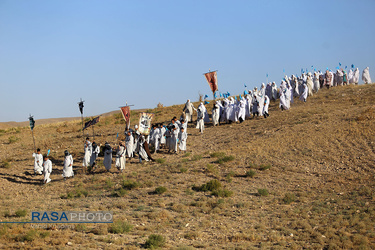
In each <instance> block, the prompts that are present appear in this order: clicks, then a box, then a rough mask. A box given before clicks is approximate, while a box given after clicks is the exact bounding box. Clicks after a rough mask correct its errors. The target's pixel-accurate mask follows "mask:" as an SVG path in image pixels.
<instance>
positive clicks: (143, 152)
mask: <svg viewBox="0 0 375 250" xmlns="http://www.w3.org/2000/svg"><path fill="white" fill-rule="evenodd" d="M145 141H146V139H145V138H144V136H141V137H140V138H139V155H140V156H141V158H142V159H144V160H145V161H149V159H148V155H147V152H146V150H145V148H144V146H143V144H144V143H145Z"/></svg>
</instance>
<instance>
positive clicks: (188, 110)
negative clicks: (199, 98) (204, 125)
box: [183, 100, 195, 122]
mask: <svg viewBox="0 0 375 250" xmlns="http://www.w3.org/2000/svg"><path fill="white" fill-rule="evenodd" d="M194 109H195V108H194V106H193V104H192V103H191V102H190V100H187V101H186V103H185V107H184V109H183V111H184V112H185V115H186V122H192V121H193V111H194Z"/></svg>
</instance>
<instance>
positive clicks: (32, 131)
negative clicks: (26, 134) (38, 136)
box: [31, 130, 36, 152]
mask: <svg viewBox="0 0 375 250" xmlns="http://www.w3.org/2000/svg"><path fill="white" fill-rule="evenodd" d="M31 133H32V134H33V142H34V151H35V152H36V147H35V138H34V130H31Z"/></svg>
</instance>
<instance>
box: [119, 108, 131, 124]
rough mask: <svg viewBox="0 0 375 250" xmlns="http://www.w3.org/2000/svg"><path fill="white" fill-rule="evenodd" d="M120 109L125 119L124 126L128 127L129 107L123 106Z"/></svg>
mask: <svg viewBox="0 0 375 250" xmlns="http://www.w3.org/2000/svg"><path fill="white" fill-rule="evenodd" d="M120 109H121V114H122V117H124V120H125V121H126V126H127V128H128V129H129V127H130V107H129V106H125V107H121V108H120Z"/></svg>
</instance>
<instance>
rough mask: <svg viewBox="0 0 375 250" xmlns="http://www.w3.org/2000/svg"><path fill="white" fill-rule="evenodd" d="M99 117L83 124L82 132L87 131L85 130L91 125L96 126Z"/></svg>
mask: <svg viewBox="0 0 375 250" xmlns="http://www.w3.org/2000/svg"><path fill="white" fill-rule="evenodd" d="M99 117H100V116H98V117H96V118H94V119H92V120H90V121H88V122H86V123H85V127H84V128H83V130H85V129H87V128H88V127H90V126H91V125H95V124H97V123H98V122H99Z"/></svg>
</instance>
